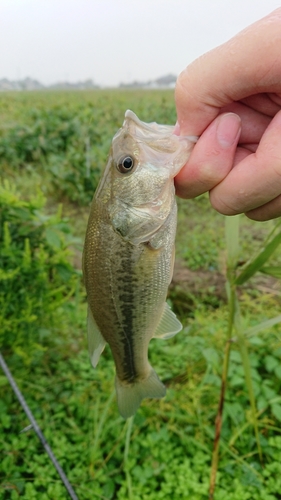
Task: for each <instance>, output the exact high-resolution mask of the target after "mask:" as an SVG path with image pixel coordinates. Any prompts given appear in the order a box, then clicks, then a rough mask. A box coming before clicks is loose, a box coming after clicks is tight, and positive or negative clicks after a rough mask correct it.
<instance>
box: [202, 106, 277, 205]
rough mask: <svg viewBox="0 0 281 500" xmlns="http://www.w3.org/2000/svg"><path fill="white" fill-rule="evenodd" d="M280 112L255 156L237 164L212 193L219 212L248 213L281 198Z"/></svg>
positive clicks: (211, 195)
mask: <svg viewBox="0 0 281 500" xmlns="http://www.w3.org/2000/svg"><path fill="white" fill-rule="evenodd" d="M280 137H281V111H279V113H277V115H276V116H275V117H274V118H273V120H272V121H271V123H270V125H269V126H268V128H267V129H266V131H265V133H264V135H263V137H262V139H261V141H260V144H259V146H258V148H257V150H256V152H255V153H251V154H249V155H248V156H247V157H245V158H244V159H243V160H242V161H240V162H238V163H237V164H236V165H235V166H234V167H233V169H232V170H231V171H230V172H229V174H228V175H227V177H226V178H225V179H223V180H222V182H221V183H220V184H218V185H217V186H216V187H214V189H212V191H211V192H210V201H211V204H212V205H213V207H214V208H215V209H216V210H218V212H220V213H223V214H225V215H234V214H238V213H243V212H249V211H250V210H254V209H256V208H258V207H261V206H262V205H264V204H266V203H268V202H270V201H271V200H274V199H275V198H276V197H277V196H279V195H280V194H281V140H280Z"/></svg>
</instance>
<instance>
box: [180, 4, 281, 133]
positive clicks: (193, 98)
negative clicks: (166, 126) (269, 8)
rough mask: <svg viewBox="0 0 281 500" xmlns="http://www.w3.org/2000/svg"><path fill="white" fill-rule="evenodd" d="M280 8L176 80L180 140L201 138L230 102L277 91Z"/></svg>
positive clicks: (280, 60)
mask: <svg viewBox="0 0 281 500" xmlns="http://www.w3.org/2000/svg"><path fill="white" fill-rule="evenodd" d="M280 45H281V8H279V9H277V10H275V11H274V12H272V13H271V14H269V15H268V16H266V17H265V18H263V19H261V20H259V21H257V22H256V23H254V24H252V25H251V26H249V27H248V28H246V29H245V30H243V31H241V33H238V35H236V36H235V37H234V38H232V39H231V40H229V41H228V42H226V43H224V44H223V45H220V46H219V47H216V48H215V49H213V50H211V51H210V52H207V53H206V54H204V55H203V56H201V57H199V59H196V60H195V61H194V62H193V63H191V64H190V65H189V66H188V67H187V68H186V69H185V70H184V71H183V72H182V73H181V74H180V75H179V77H178V80H177V83H176V88H175V101H176V108H177V115H178V123H179V126H180V132H181V134H182V135H201V134H202V132H203V131H204V130H205V129H206V127H207V126H208V125H209V124H210V123H211V121H213V120H214V119H215V118H216V116H217V115H218V114H219V113H220V109H221V108H222V107H224V106H226V105H227V104H230V103H232V102H233V101H239V100H240V99H243V98H246V97H248V96H250V95H253V94H257V93H262V92H277V93H278V92H280V80H281V51H280Z"/></svg>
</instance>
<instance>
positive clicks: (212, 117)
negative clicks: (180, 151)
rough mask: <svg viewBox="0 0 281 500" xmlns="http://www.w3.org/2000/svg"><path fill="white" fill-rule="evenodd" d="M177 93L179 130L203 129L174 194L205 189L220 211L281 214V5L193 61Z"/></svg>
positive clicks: (262, 217) (258, 215) (260, 215)
mask: <svg viewBox="0 0 281 500" xmlns="http://www.w3.org/2000/svg"><path fill="white" fill-rule="evenodd" d="M175 99H176V108H177V113H178V125H177V128H178V133H180V134H181V135H199V136H200V139H199V140H198V142H197V144H196V146H195V147H194V150H193V152H192V154H191V156H190V159H189V161H188V163H187V164H186V165H185V166H184V167H183V169H182V170H181V171H180V173H179V174H178V175H177V177H176V179H175V184H176V191H177V194H178V195H179V196H181V197H183V198H193V197H195V196H198V195H199V194H201V193H203V192H206V191H210V201H211V204H212V206H213V207H214V208H215V209H216V210H217V211H219V212H221V213H222V214H225V215H234V214H238V213H243V212H245V213H246V215H247V216H248V217H250V218H251V219H255V220H260V221H262V220H268V219H272V218H275V217H278V216H280V215H281V8H279V9H277V10H275V11H274V12H272V13H271V14H269V15H268V16H267V17H265V18H263V19H261V20H259V21H258V22H256V23H255V24H253V25H251V26H249V27H248V28H246V29H245V30H243V31H242V32H241V33H239V34H238V35H236V36H235V37H234V38H232V39H231V40H229V41H228V42H226V43H225V44H223V45H221V46H219V47H217V48H215V49H213V50H212V51H210V52H208V53H206V54H204V55H203V56H201V57H200V58H199V59H197V60H195V61H194V62H193V63H192V64H190V65H189V66H188V67H187V68H186V70H184V71H183V72H182V73H181V74H180V76H179V78H178V81H177V84H176V90H175Z"/></svg>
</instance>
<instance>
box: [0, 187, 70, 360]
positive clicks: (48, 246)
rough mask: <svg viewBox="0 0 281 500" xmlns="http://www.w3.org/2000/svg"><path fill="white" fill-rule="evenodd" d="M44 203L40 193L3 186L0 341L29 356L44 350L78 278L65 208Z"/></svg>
mask: <svg viewBox="0 0 281 500" xmlns="http://www.w3.org/2000/svg"><path fill="white" fill-rule="evenodd" d="M44 205H45V200H44V198H43V196H42V194H41V193H38V194H37V196H34V197H32V198H31V199H30V200H29V201H25V200H22V199H21V198H20V197H19V196H18V194H17V192H16V189H15V187H11V186H9V185H8V184H7V183H5V184H3V185H0V281H1V288H0V324H1V329H0V345H1V348H2V349H4V350H5V351H7V350H9V351H13V352H17V353H18V354H20V353H21V354H22V355H24V356H25V357H26V358H28V357H29V356H32V351H35V350H36V349H37V350H38V349H39V350H40V349H41V346H40V342H41V340H42V339H43V338H44V336H46V335H47V334H50V330H49V328H50V327H51V326H52V324H53V321H54V312H55V311H56V310H57V309H58V308H59V307H60V306H61V305H62V304H64V303H65V302H66V301H67V300H69V299H70V297H71V296H72V295H73V293H74V290H75V286H76V282H77V278H78V275H77V273H76V271H75V270H74V268H73V267H72V266H71V264H70V262H69V251H68V250H67V237H68V236H69V233H70V229H69V226H68V224H67V222H66V220H64V219H62V217H61V213H60V211H61V210H60V208H59V210H58V212H57V214H55V215H46V214H45V213H44V212H43V208H44ZM24 353H25V354H24Z"/></svg>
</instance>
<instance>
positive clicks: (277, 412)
mask: <svg viewBox="0 0 281 500" xmlns="http://www.w3.org/2000/svg"><path fill="white" fill-rule="evenodd" d="M271 411H272V413H273V415H274V416H275V418H276V419H277V420H278V421H279V422H281V405H278V404H273V405H271Z"/></svg>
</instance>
